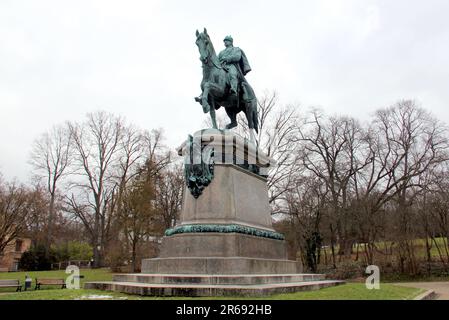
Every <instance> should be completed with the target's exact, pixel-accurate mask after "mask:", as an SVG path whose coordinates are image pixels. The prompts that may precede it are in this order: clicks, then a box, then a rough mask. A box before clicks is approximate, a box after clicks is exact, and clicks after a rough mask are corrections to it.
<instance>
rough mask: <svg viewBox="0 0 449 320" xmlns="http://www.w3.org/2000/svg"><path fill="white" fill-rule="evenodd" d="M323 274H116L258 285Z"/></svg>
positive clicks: (129, 278) (124, 278)
mask: <svg viewBox="0 0 449 320" xmlns="http://www.w3.org/2000/svg"><path fill="white" fill-rule="evenodd" d="M324 279H325V276H324V275H322V274H306V273H298V274H258V275H253V274H241V275H238V274H235V275H234V274H232V275H230V274H229V275H206V274H204V275H201V274H199V275H192V274H142V273H134V274H129V273H128V274H115V275H114V276H113V280H114V281H116V282H139V283H150V284H208V285H234V284H235V285H256V284H274V283H290V282H305V281H317V280H324Z"/></svg>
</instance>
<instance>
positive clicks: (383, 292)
mask: <svg viewBox="0 0 449 320" xmlns="http://www.w3.org/2000/svg"><path fill="white" fill-rule="evenodd" d="M25 274H27V275H28V276H30V277H32V278H33V279H34V278H36V277H40V278H44V277H48V278H58V277H64V278H65V277H66V276H67V275H66V274H65V272H64V271H63V270H62V271H36V272H9V273H0V279H20V280H21V281H23V280H24V279H25ZM81 275H84V276H85V278H84V279H81V285H82V284H83V283H84V282H86V281H110V280H111V279H112V273H110V272H109V270H108V269H95V270H90V269H81ZM33 284H34V282H33ZM33 289H34V287H33ZM422 292H423V290H422V289H417V288H408V287H400V286H395V285H392V284H388V283H381V286H380V290H368V289H366V287H365V285H364V284H363V283H348V284H344V285H340V286H336V287H331V288H325V289H321V290H317V291H306V292H297V293H290V294H278V295H273V296H269V297H261V298H255V299H261V300H265V299H268V300H406V299H413V298H414V297H415V296H417V295H418V294H420V293H422ZM89 296H90V297H89ZM94 296H97V298H98V296H103V297H102V299H104V300H109V299H114V300H122V299H126V300H161V299H170V300H192V299H200V300H211V299H213V300H240V299H246V298H242V297H212V298H182V297H175V298H161V297H141V296H135V295H127V294H124V293H117V292H109V291H100V290H84V289H80V290H69V289H55V288H54V287H51V288H44V287H43V288H42V290H36V291H35V290H30V291H26V292H17V293H16V292H14V291H13V290H11V289H8V290H7V289H1V292H0V300H78V299H92V298H95V297H94ZM251 299H253V298H251Z"/></svg>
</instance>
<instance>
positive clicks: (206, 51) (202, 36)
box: [195, 28, 212, 64]
mask: <svg viewBox="0 0 449 320" xmlns="http://www.w3.org/2000/svg"><path fill="white" fill-rule="evenodd" d="M195 43H196V45H197V46H198V49H199V51H200V60H201V62H203V63H204V64H208V62H209V60H210V56H211V53H212V50H211V41H210V38H209V35H208V34H207V30H206V28H204V31H203V32H201V33H200V32H198V30H196V42H195Z"/></svg>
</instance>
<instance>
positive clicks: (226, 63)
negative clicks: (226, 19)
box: [195, 28, 259, 142]
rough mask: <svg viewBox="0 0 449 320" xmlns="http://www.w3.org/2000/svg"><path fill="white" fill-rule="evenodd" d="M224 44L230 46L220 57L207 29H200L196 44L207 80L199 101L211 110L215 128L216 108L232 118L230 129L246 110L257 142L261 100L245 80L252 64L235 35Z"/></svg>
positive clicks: (225, 40) (251, 133) (204, 78)
mask: <svg viewBox="0 0 449 320" xmlns="http://www.w3.org/2000/svg"><path fill="white" fill-rule="evenodd" d="M224 43H225V47H226V48H225V49H224V50H223V51H221V52H220V54H219V56H218V57H217V55H216V53H215V49H214V46H213V44H212V41H211V39H210V37H209V35H208V33H207V30H206V28H204V31H203V32H201V33H200V32H198V30H197V31H196V45H197V46H198V49H199V52H200V60H201V62H202V64H203V80H202V81H201V90H202V94H201V95H200V96H199V97H196V98H195V101H197V102H199V103H200V104H201V105H202V107H203V111H204V113H208V112H209V113H210V116H211V120H212V126H213V128H214V129H217V122H216V117H215V110H217V109H219V108H220V107H221V106H222V107H224V108H225V110H226V113H227V115H228V117H229V119H230V120H231V122H230V123H229V124H227V125H226V129H231V128H234V127H236V126H237V114H238V113H239V112H241V111H243V112H244V113H245V116H246V119H247V122H248V127H249V129H250V139H251V141H253V142H256V138H255V134H254V131H255V132H256V133H257V132H258V126H259V123H258V117H257V99H256V95H255V94H254V90H253V89H252V88H251V86H250V85H249V83H248V81H247V80H246V79H245V75H246V74H247V73H248V72H249V71H251V67H250V66H249V63H248V59H247V58H246V55H245V53H244V52H243V50H241V49H240V48H237V47H234V46H233V39H232V37H230V36H227V37H226V38H225V39H224Z"/></svg>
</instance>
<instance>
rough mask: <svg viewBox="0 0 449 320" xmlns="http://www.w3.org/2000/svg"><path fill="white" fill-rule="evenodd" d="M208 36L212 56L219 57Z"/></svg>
mask: <svg viewBox="0 0 449 320" xmlns="http://www.w3.org/2000/svg"><path fill="white" fill-rule="evenodd" d="M206 36H207V41H209V45H210V49H211V51H212V54H213V55H214V56H217V53H216V52H215V48H214V44H213V43H212V40H211V39H210V37H209V35H208V34H206Z"/></svg>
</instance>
